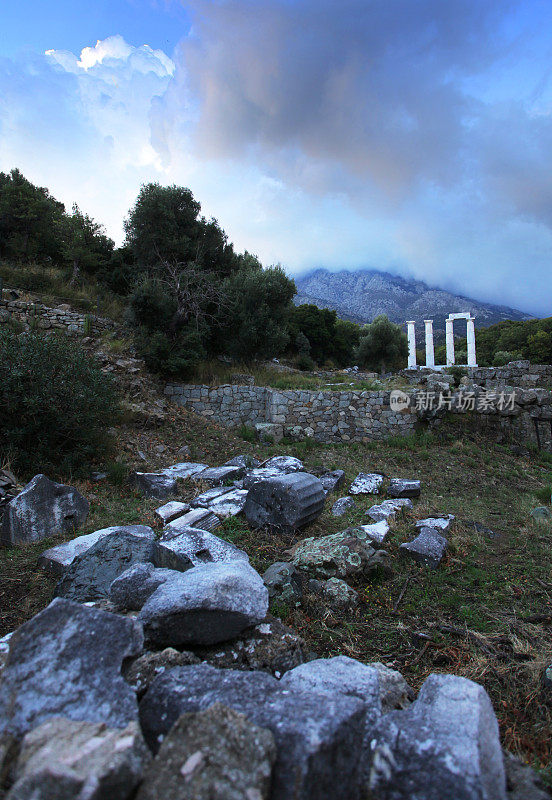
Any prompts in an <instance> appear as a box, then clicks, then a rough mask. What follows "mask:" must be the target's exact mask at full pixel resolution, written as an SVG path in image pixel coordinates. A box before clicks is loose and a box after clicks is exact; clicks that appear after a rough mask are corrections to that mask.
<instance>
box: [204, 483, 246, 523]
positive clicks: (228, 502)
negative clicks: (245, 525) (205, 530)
mask: <svg viewBox="0 0 552 800" xmlns="http://www.w3.org/2000/svg"><path fill="white" fill-rule="evenodd" d="M247 493H248V490H247V489H233V490H232V491H231V492H227V493H226V494H224V495H222V496H221V497H219V498H218V499H217V500H213V502H212V503H211V504H210V506H209V511H211V512H212V513H213V514H215V516H217V517H219V518H220V519H226V518H227V517H237V516H238V514H241V513H242V511H243V509H244V508H245V501H246V499H247Z"/></svg>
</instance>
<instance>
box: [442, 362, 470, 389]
mask: <svg viewBox="0 0 552 800" xmlns="http://www.w3.org/2000/svg"><path fill="white" fill-rule="evenodd" d="M445 371H446V372H447V373H448V374H449V375H451V376H452V378H454V386H455V388H456V389H457V388H458V387H459V386H460V381H461V380H462V378H463V377H464V376H466V375H467V374H468V371H467V369H466V368H465V367H461V366H459V365H458V364H455V365H454V366H452V367H447V369H446V370H445Z"/></svg>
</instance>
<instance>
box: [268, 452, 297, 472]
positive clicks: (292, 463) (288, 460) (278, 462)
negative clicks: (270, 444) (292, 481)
mask: <svg viewBox="0 0 552 800" xmlns="http://www.w3.org/2000/svg"><path fill="white" fill-rule="evenodd" d="M265 467H266V469H278V470H280V472H284V473H286V474H289V473H291V472H303V471H304V469H305V465H304V464H303V462H302V461H300V460H299V459H298V458H294V457H293V456H272V458H269V459H268V461H267V462H266V464H265Z"/></svg>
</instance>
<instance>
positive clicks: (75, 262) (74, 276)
mask: <svg viewBox="0 0 552 800" xmlns="http://www.w3.org/2000/svg"><path fill="white" fill-rule="evenodd" d="M79 275H80V261H79V259H78V258H74V259H73V274H72V275H71V280H70V281H69V286H74V285H75V283H76V282H77V280H78V278H79Z"/></svg>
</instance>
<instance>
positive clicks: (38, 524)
mask: <svg viewBox="0 0 552 800" xmlns="http://www.w3.org/2000/svg"><path fill="white" fill-rule="evenodd" d="M88 509H89V505H88V501H87V500H86V499H85V498H84V497H83V496H82V495H81V494H80V492H78V491H77V490H76V489H74V488H73V487H72V486H65V485H64V484H62V483H54V481H51V480H50V479H49V478H47V477H46V475H35V477H34V478H33V479H32V481H30V482H29V483H28V484H27V485H26V486H25V488H24V489H23V491H21V492H20V493H19V494H18V495H17V497H14V498H13V500H10V502H9V503H8V504H7V506H5V507H4V515H3V520H2V526H1V528H0V544H2V545H4V546H10V545H14V544H25V543H26V542H39V541H41V540H42V539H47V538H48V537H49V536H53V535H54V534H56V533H60V532H61V531H69V530H74V529H75V528H79V527H80V526H81V525H84V523H85V522H86V518H87V516H88Z"/></svg>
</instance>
